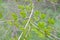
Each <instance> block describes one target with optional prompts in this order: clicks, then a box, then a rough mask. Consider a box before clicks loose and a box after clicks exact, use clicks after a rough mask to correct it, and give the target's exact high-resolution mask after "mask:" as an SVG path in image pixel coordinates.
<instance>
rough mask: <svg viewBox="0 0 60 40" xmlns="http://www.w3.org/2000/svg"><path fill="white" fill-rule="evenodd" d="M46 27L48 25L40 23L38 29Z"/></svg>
mask: <svg viewBox="0 0 60 40" xmlns="http://www.w3.org/2000/svg"><path fill="white" fill-rule="evenodd" d="M45 25H46V23H45V22H39V23H38V27H39V28H44V27H45Z"/></svg>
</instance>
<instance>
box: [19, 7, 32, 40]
mask: <svg viewBox="0 0 60 40" xmlns="http://www.w3.org/2000/svg"><path fill="white" fill-rule="evenodd" d="M32 15H33V8H32V10H31V14H30V16H29V19H28V21H27V23H26V25H25V27H24V29H26V28H27V26H28V24H29V22H30V19H31V17H32ZM22 35H23V32H22V33H21V35H20V36H19V38H18V40H20V39H21V37H22Z"/></svg>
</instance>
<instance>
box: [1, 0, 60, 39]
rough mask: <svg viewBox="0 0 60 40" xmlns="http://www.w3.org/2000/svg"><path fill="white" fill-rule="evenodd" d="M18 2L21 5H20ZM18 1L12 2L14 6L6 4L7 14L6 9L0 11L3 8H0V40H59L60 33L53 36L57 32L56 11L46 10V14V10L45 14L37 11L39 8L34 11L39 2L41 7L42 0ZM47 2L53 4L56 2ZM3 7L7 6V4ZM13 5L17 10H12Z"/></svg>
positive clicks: (52, 0) (53, 0)
mask: <svg viewBox="0 0 60 40" xmlns="http://www.w3.org/2000/svg"><path fill="white" fill-rule="evenodd" d="M20 1H21V2H23V3H22V4H20ZM20 1H19V2H18V1H17V0H16V2H17V3H16V2H15V1H14V2H13V3H14V4H11V5H10V4H8V6H6V9H7V10H8V12H6V9H5V10H1V8H2V9H4V8H5V7H2V6H1V8H0V32H1V33H0V40H54V39H55V40H59V39H58V38H59V37H60V36H59V34H60V33H59V32H58V33H57V32H56V34H55V30H56V31H57V30H59V29H58V27H57V25H58V23H59V22H60V21H59V22H58V20H57V19H56V16H57V15H58V14H59V13H58V11H56V12H54V11H53V10H52V9H51V8H49V9H47V10H48V12H47V11H46V10H45V11H46V12H44V10H43V11H41V10H42V9H41V10H39V8H38V9H36V7H37V6H36V7H35V5H36V4H37V5H38V3H39V2H40V3H41V6H42V4H43V1H44V0H36V1H32V0H20ZM49 1H50V2H54V3H55V2H57V1H58V0H49ZM0 2H1V1H0ZM35 2H37V3H35ZM0 4H1V3H0ZM2 4H3V2H2ZM5 5H7V3H6V4H5ZM15 5H16V7H17V8H13V7H14V6H15ZM39 5H40V4H39ZM10 6H11V8H10ZM39 7H40V6H39ZM47 8H48V7H47ZM11 9H13V10H11ZM17 9H18V10H17ZM50 9H51V10H50ZM5 12H6V13H5ZM9 12H10V13H9ZM54 13H55V14H54ZM8 14H10V15H8ZM4 15H8V16H4ZM55 24H56V25H55ZM59 26H60V25H59ZM55 27H56V28H57V29H56V28H55ZM59 28H60V27H59ZM57 35H58V36H57Z"/></svg>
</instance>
